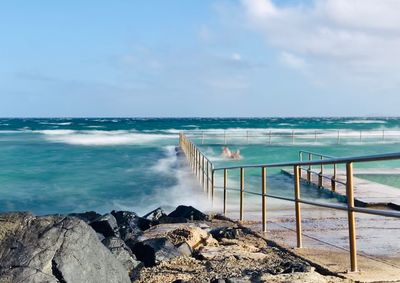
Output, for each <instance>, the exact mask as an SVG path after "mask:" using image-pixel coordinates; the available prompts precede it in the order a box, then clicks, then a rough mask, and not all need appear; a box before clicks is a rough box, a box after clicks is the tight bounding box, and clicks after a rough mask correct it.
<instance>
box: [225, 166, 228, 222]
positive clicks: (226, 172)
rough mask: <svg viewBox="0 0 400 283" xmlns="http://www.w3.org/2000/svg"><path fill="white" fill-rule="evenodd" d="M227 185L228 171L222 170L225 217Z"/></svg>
mask: <svg viewBox="0 0 400 283" xmlns="http://www.w3.org/2000/svg"><path fill="white" fill-rule="evenodd" d="M227 185H228V169H224V215H226V201H227V200H226V197H227V196H226V188H227Z"/></svg>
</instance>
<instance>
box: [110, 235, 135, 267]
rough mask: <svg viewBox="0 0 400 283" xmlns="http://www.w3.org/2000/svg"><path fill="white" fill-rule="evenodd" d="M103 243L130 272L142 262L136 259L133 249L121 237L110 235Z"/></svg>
mask: <svg viewBox="0 0 400 283" xmlns="http://www.w3.org/2000/svg"><path fill="white" fill-rule="evenodd" d="M103 244H104V245H105V246H106V247H107V248H108V249H109V250H110V251H111V253H112V254H113V255H114V256H115V258H116V259H117V260H118V261H119V262H121V263H122V265H123V266H124V267H125V269H126V270H128V272H129V273H130V272H132V271H133V270H134V269H135V268H137V267H138V266H140V265H141V262H140V261H137V260H136V257H135V255H134V254H133V253H132V251H131V249H130V248H129V247H128V246H127V245H126V244H125V242H124V241H122V240H121V239H120V238H117V237H108V238H106V239H104V240H103Z"/></svg>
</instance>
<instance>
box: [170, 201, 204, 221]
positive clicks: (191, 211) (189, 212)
mask: <svg viewBox="0 0 400 283" xmlns="http://www.w3.org/2000/svg"><path fill="white" fill-rule="evenodd" d="M168 216H169V217H182V218H186V219H189V220H201V221H205V220H208V216H207V215H205V214H204V213H202V212H201V211H200V210H197V209H196V208H194V207H193V206H185V205H180V206H178V207H177V208H176V209H175V210H174V211H172V212H171V213H170V214H168Z"/></svg>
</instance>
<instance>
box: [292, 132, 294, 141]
mask: <svg viewBox="0 0 400 283" xmlns="http://www.w3.org/2000/svg"><path fill="white" fill-rule="evenodd" d="M292 144H294V130H292Z"/></svg>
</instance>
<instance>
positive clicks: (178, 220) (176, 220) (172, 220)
mask: <svg viewBox="0 0 400 283" xmlns="http://www.w3.org/2000/svg"><path fill="white" fill-rule="evenodd" d="M188 222H189V220H188V219H186V218H184V217H169V216H167V215H165V216H162V217H160V218H159V219H158V220H157V222H155V223H154V224H156V225H157V224H169V223H171V224H172V223H188Z"/></svg>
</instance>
